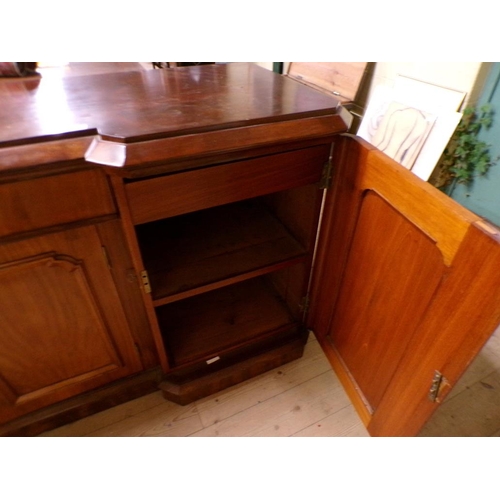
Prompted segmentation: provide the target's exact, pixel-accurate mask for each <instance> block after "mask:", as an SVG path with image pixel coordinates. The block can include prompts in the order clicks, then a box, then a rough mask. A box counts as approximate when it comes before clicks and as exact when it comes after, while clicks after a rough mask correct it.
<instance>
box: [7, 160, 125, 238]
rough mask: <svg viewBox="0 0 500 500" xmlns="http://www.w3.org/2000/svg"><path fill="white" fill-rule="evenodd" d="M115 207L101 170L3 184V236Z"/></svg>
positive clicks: (107, 212) (99, 214)
mask: <svg viewBox="0 0 500 500" xmlns="http://www.w3.org/2000/svg"><path fill="white" fill-rule="evenodd" d="M115 211H116V209H115V205H114V201H113V198H112V195H111V192H110V189H109V186H108V182H107V179H106V177H105V175H104V174H103V173H102V172H100V171H99V170H81V171H77V172H71V173H67V174H60V175H52V176H49V177H40V178H37V179H29V180H24V181H19V182H12V183H8V184H1V185H0V237H2V236H8V235H11V234H17V233H23V232H26V231H32V230H35V229H41V228H45V227H50V226H57V225H61V224H66V223H69V222H75V221H78V220H84V219H91V218H94V217H99V216H102V215H107V214H112V213H114V212H115Z"/></svg>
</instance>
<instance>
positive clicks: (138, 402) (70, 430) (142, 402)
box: [42, 391, 165, 437]
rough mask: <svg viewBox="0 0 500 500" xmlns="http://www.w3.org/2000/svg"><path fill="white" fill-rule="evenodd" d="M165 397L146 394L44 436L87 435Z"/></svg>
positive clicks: (161, 401)
mask: <svg viewBox="0 0 500 500" xmlns="http://www.w3.org/2000/svg"><path fill="white" fill-rule="evenodd" d="M164 404H165V398H164V397H163V395H162V393H161V392H160V391H158V392H154V393H152V394H148V395H147V396H143V397H140V398H137V399H134V400H132V401H128V402H127V403H123V404H121V405H118V406H115V407H113V408H110V409H109V410H104V411H101V412H99V413H95V414H94V415H90V416H89V417H86V418H82V419H80V420H77V421H76V422H72V423H71V424H68V425H63V426H62V427H58V428H57V429H53V430H51V431H48V432H45V433H43V434H42V436H45V437H78V436H87V435H88V434H90V433H92V432H97V431H99V430H100V429H103V428H105V427H109V426H112V425H113V424H118V423H119V422H121V421H123V420H126V419H127V418H130V417H134V416H135V415H140V414H141V413H142V412H145V411H147V410H150V409H152V408H154V407H156V406H160V405H164Z"/></svg>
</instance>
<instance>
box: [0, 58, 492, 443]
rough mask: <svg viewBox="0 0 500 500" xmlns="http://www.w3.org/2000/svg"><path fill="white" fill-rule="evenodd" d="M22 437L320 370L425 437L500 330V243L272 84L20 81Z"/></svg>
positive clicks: (8, 277)
mask: <svg viewBox="0 0 500 500" xmlns="http://www.w3.org/2000/svg"><path fill="white" fill-rule="evenodd" d="M0 102H1V103H2V106H0V123H1V124H2V128H1V130H0V297H1V301H0V315H1V324H2V327H1V329H0V424H1V433H2V434H3V435H30V434H31V435H33V434H38V433H40V432H43V431H44V430H46V429H48V428H51V427H54V426H57V425H62V424H63V423H66V422H68V421H71V420H74V419H77V418H80V417H82V416H86V415H88V414H91V413H93V412H96V411H99V410H102V409H104V408H107V407H109V406H112V405H115V404H118V403H120V402H123V401H126V400H128V399H131V398H134V397H137V396H139V395H142V394H145V393H147V392H150V391H153V390H157V389H158V388H160V389H161V390H162V391H163V393H164V395H165V397H166V398H167V399H169V400H171V401H174V402H176V403H178V404H187V403H190V402H191V401H194V400H196V399H198V398H202V397H204V396H207V395H209V394H212V393H214V392H217V391H219V390H221V389H223V388H226V387H229V386H231V385H233V384H236V383H239V382H241V381H243V380H245V379H248V378H249V377H252V376H255V375H257V374H259V373H262V372H264V371H267V370H270V369H273V368H275V367H277V366H280V365H281V364H283V363H286V362H289V361H291V360H293V359H296V358H298V357H300V356H301V355H302V352H303V348H304V344H305V341H306V339H307V336H308V335H309V332H310V331H312V332H314V334H315V335H316V337H317V338H318V340H319V342H320V344H321V346H322V347H323V349H324V351H325V353H326V355H327V357H328V359H329V360H330V362H331V364H332V367H333V368H334V369H335V371H336V372H337V374H338V376H339V378H340V379H341V381H342V383H343V384H344V387H345V388H346V391H347V392H348V394H349V395H350V397H351V399H352V400H353V403H354V405H355V407H356V408H357V410H358V412H359V414H360V416H361V418H362V419H363V422H364V423H365V425H366V426H367V429H368V431H369V432H370V434H371V435H373V436H390V435H393V436H406V435H415V434H416V433H417V432H418V431H419V429H420V428H421V427H422V425H423V424H424V423H425V421H426V420H427V419H428V418H429V417H430V416H431V415H432V413H433V411H434V410H435V409H436V408H437V406H438V405H439V402H440V401H442V400H443V398H444V397H445V396H446V394H447V393H448V392H449V390H450V389H451V387H452V386H453V384H454V383H455V382H456V381H457V380H458V378H459V377H460V375H461V374H462V373H463V371H464V370H465V369H466V367H467V366H468V364H469V363H470V362H471V361H472V359H473V358H474V357H475V355H476V354H477V353H478V352H479V350H480V349H481V347H482V345H483V344H484V343H485V342H486V340H487V339H488V338H489V336H490V335H491V333H492V332H493V330H494V329H495V327H496V326H497V324H498V323H499V322H500V275H499V273H498V272H497V270H498V268H499V265H500V244H499V243H500V235H499V234H498V231H497V229H496V228H495V227H493V226H491V225H490V224H488V223H487V222H486V221H484V220H482V219H480V218H479V217H477V216H476V215H474V214H472V213H471V212H469V211H467V210H465V209H464V208H462V207H461V206H459V205H458V204H456V203H455V202H454V201H452V200H450V199H449V198H447V197H446V196H445V195H443V194H442V193H440V192H439V191H437V190H436V189H434V188H433V187H432V186H430V185H429V184H427V183H425V182H423V181H421V180H420V179H418V178H416V177H415V176H414V175H413V174H412V173H411V172H409V171H407V170H405V169H404V168H402V167H400V166H399V165H398V164H396V163H395V162H393V161H392V160H390V159H389V158H387V157H386V156H385V155H383V154H382V153H381V152H379V151H377V150H376V149H375V148H373V147H371V146H370V145H368V144H367V143H365V142H364V141H362V140H360V139H358V138H356V137H353V136H350V135H347V134H345V132H346V130H347V129H348V125H349V116H348V113H346V112H345V110H344V109H343V108H342V106H340V105H339V103H338V101H337V100H336V99H335V98H334V97H331V96H329V95H326V94H325V93H322V92H319V91H316V90H313V89H311V88H308V87H306V86H304V85H302V84H301V83H298V82H295V81H292V80H291V79H289V78H286V77H284V76H281V75H277V74H274V73H272V72H270V71H267V70H264V69H262V68H259V67H257V66H254V65H251V64H243V63H242V64H228V65H213V66H203V67H189V68H177V69H171V70H161V71H160V70H155V71H137V72H121V73H110V74H99V75H88V76H74V77H66V78H55V77H50V78H41V79H40V78H25V79H5V80H2V81H0Z"/></svg>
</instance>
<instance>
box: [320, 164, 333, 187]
mask: <svg viewBox="0 0 500 500" xmlns="http://www.w3.org/2000/svg"><path fill="white" fill-rule="evenodd" d="M332 175H333V164H332V159H331V158H329V159H328V161H327V162H326V163H325V164H324V165H323V173H322V174H321V180H320V181H319V188H320V189H328V188H329V187H330V186H331V185H332Z"/></svg>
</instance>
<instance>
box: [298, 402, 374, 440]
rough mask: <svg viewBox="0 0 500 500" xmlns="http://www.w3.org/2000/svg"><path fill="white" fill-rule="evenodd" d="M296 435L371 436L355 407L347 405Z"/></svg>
mask: <svg viewBox="0 0 500 500" xmlns="http://www.w3.org/2000/svg"><path fill="white" fill-rule="evenodd" d="M293 436H295V437H332V436H335V437H369V436H370V435H369V434H368V431H367V430H366V428H365V426H364V425H363V424H362V422H361V420H360V418H359V417H358V415H357V413H356V411H355V410H354V407H353V406H352V405H349V406H346V407H345V408H342V409H341V410H339V411H337V412H335V413H333V414H332V415H328V417H325V418H323V419H322V420H320V421H318V422H315V423H314V424H312V425H310V426H309V427H306V428H305V429H302V430H301V431H299V432H297V433H295V434H293Z"/></svg>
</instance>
